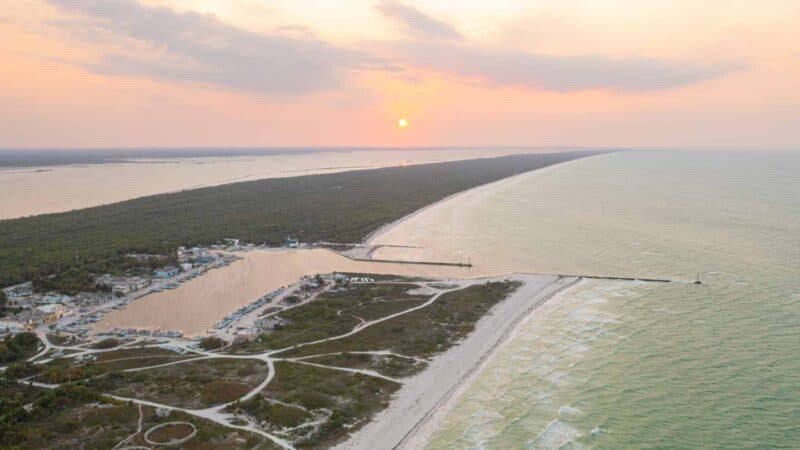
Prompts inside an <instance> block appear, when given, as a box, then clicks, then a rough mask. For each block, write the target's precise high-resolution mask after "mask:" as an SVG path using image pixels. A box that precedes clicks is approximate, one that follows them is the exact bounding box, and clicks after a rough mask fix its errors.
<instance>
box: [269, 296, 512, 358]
mask: <svg viewBox="0 0 800 450" xmlns="http://www.w3.org/2000/svg"><path fill="white" fill-rule="evenodd" d="M518 286H519V283H518V282H491V283H486V284H480V285H474V286H470V287H467V288H465V289H461V290H458V291H453V292H449V293H446V294H443V295H442V296H441V297H439V298H438V299H437V300H436V301H435V302H434V303H433V304H431V305H430V306H428V307H426V308H422V309H419V310H417V311H414V312H411V313H408V314H404V315H402V316H399V317H396V318H394V319H391V320H387V321H385V322H381V323H379V324H376V325H373V326H371V327H368V328H366V329H364V330H363V331H361V332H359V333H357V334H354V335H353V336H350V337H347V338H344V339H340V340H336V341H330V342H325V343H321V344H314V345H309V346H305V347H300V348H298V349H295V350H292V351H288V352H285V353H282V354H281V356H306V355H318V354H323V353H336V352H349V351H371V350H376V349H380V350H384V349H385V350H391V351H392V352H394V353H399V354H401V355H408V356H420V357H430V356H433V355H435V354H438V353H441V352H443V351H445V350H447V349H448V348H450V347H452V346H453V345H455V344H456V343H458V342H459V341H460V340H462V339H463V338H464V337H466V336H467V335H468V334H469V333H470V332H471V331H472V330H473V329H474V328H475V323H476V322H477V321H478V319H480V318H481V317H482V316H483V315H484V314H486V312H487V311H488V310H489V309H490V308H491V307H492V306H494V305H495V304H496V303H497V302H499V301H501V300H503V299H504V298H506V297H507V296H508V295H509V294H510V293H511V292H513V291H514V290H515V289H516V288H517V287H518Z"/></svg>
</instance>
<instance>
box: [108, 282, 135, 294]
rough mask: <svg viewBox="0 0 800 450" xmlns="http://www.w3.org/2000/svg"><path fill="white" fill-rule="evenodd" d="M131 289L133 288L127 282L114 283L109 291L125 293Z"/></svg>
mask: <svg viewBox="0 0 800 450" xmlns="http://www.w3.org/2000/svg"><path fill="white" fill-rule="evenodd" d="M132 290H133V289H132V288H131V286H130V285H129V284H115V285H114V286H111V292H113V293H115V294H122V295H124V294H127V293H128V292H131V291H132Z"/></svg>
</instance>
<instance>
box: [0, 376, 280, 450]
mask: <svg viewBox="0 0 800 450" xmlns="http://www.w3.org/2000/svg"><path fill="white" fill-rule="evenodd" d="M25 405H31V406H30V407H29V408H28V409H26V408H25ZM141 411H142V429H143V431H145V430H148V429H150V428H152V427H153V426H155V425H157V424H159V423H164V422H170V421H185V422H189V423H192V424H194V425H195V426H196V427H197V435H196V436H195V437H194V438H192V439H191V440H189V441H188V442H186V443H184V444H182V445H181V448H183V449H187V450H208V449H216V448H226V449H227V448H231V449H249V448H262V449H267V450H270V449H274V448H276V447H275V446H274V445H273V444H272V443H271V442H268V441H266V440H265V439H264V438H262V437H260V436H257V435H254V434H252V433H247V432H242V431H238V430H231V429H228V428H225V427H223V426H220V425H217V424H214V423H212V422H207V421H205V420H201V419H198V418H197V417H193V416H189V415H187V414H184V413H180V412H172V413H171V414H170V415H169V416H166V417H162V416H158V415H156V414H155V409H153V408H150V407H143V408H141ZM138 421H139V408H138V407H137V406H135V405H132V404H130V403H123V402H118V401H115V400H111V399H108V398H105V397H103V396H101V395H99V394H97V393H95V391H93V390H92V389H89V388H87V387H86V386H82V385H66V386H63V387H60V388H58V389H55V390H46V389H39V388H35V387H31V386H28V385H24V384H21V383H16V382H13V381H8V380H4V379H2V378H0V448H4V449H5V448H8V449H21V450H22V449H24V450H28V449H31V450H33V449H37V450H38V449H73V448H82V449H109V448H115V446H116V445H117V444H118V443H119V442H121V441H122V440H123V439H125V438H127V437H128V436H131V435H133V436H134V437H133V439H132V441H131V442H130V446H136V445H139V446H145V447H149V445H147V444H146V442H145V441H144V439H143V436H142V434H143V433H139V434H136V430H137V424H138ZM170 428H171V427H166V429H165V431H164V432H163V433H165V434H167V435H168V434H169V433H170V432H175V433H176V434H178V433H181V432H183V431H187V430H186V429H184V428H182V427H176V428H177V429H174V430H171V429H170ZM186 428H187V429H188V428H189V427H186ZM186 434H187V433H183V434H182V435H181V436H185V435H186ZM163 436H164V434H162V433H159V431H156V432H155V433H153V434H152V435H151V437H163Z"/></svg>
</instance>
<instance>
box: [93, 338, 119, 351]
mask: <svg viewBox="0 0 800 450" xmlns="http://www.w3.org/2000/svg"><path fill="white" fill-rule="evenodd" d="M120 345H122V341H120V340H119V339H115V338H107V339H103V340H102V341H100V342H98V343H96V344H93V345H92V348H97V349H102V350H107V349H109V348H114V347H119V346H120Z"/></svg>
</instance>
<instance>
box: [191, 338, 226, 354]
mask: <svg viewBox="0 0 800 450" xmlns="http://www.w3.org/2000/svg"><path fill="white" fill-rule="evenodd" d="M197 346H198V347H200V348H202V349H203V350H206V351H210V350H216V349H218V348H222V347H225V341H224V340H222V339H220V338H218V337H216V336H210V337H206V338H203V339H201V340H200V342H199V343H198V344H197Z"/></svg>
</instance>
